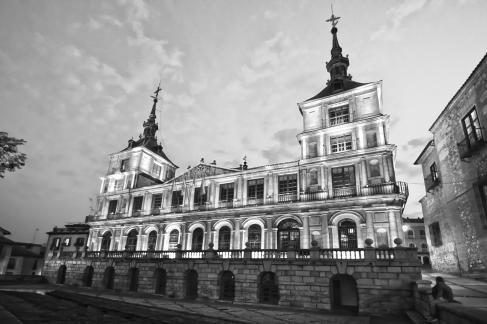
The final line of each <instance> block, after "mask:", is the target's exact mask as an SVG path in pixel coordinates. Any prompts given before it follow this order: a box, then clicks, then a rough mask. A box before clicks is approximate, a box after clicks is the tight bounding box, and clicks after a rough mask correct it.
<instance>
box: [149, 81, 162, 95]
mask: <svg viewBox="0 0 487 324" xmlns="http://www.w3.org/2000/svg"><path fill="white" fill-rule="evenodd" d="M161 90H162V89H161V81H159V85H158V86H157V89H156V91H154V94H155V96H151V98H154V99H158V97H159V92H160V91H161Z"/></svg>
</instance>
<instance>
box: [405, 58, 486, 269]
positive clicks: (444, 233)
mask: <svg viewBox="0 0 487 324" xmlns="http://www.w3.org/2000/svg"><path fill="white" fill-rule="evenodd" d="M486 126H487V55H486V56H484V58H483V59H482V60H481V61H480V63H479V64H478V65H477V67H476V68H475V69H474V71H473V72H472V73H471V74H470V76H469V77H468V79H467V80H466V81H465V83H464V84H463V85H462V86H461V88H460V89H459V90H458V91H457V93H456V94H455V95H454V96H453V98H452V99H451V100H450V102H449V103H448V104H447V106H446V107H445V109H444V110H443V111H442V112H441V113H440V115H439V116H438V118H437V119H436V120H435V122H434V123H433V125H432V126H431V127H430V129H429V130H430V132H431V133H432V134H433V139H432V140H431V141H429V142H428V143H427V144H426V146H425V148H424V149H423V151H422V152H421V154H420V155H419V157H418V158H417V160H416V162H415V163H414V164H415V165H421V166H422V170H423V175H424V182H425V188H426V195H425V196H424V197H423V198H422V199H421V201H420V202H421V205H422V208H423V215H424V220H425V227H426V228H427V241H428V245H429V248H430V254H431V262H432V266H433V269H435V270H438V271H443V272H456V273H464V272H478V271H485V265H486V264H487V147H486V145H485V138H486V136H487V134H486V131H485V127H486Z"/></svg>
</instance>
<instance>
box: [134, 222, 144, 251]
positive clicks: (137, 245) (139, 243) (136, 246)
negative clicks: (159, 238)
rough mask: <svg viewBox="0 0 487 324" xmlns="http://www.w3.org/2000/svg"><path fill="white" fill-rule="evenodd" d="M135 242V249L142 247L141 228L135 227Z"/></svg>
mask: <svg viewBox="0 0 487 324" xmlns="http://www.w3.org/2000/svg"><path fill="white" fill-rule="evenodd" d="M137 232H138V234H137V244H136V245H135V250H136V251H140V250H141V249H142V240H143V235H142V228H140V227H139V228H137Z"/></svg>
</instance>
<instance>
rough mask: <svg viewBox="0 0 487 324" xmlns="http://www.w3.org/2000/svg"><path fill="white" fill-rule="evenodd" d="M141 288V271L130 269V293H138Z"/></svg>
mask: <svg viewBox="0 0 487 324" xmlns="http://www.w3.org/2000/svg"><path fill="white" fill-rule="evenodd" d="M138 286H139V269H137V268H130V269H129V291H137V288H138Z"/></svg>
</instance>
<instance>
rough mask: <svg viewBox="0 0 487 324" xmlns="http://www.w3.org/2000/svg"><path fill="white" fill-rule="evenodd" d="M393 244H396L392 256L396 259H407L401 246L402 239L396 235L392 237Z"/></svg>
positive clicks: (405, 252)
mask: <svg viewBox="0 0 487 324" xmlns="http://www.w3.org/2000/svg"><path fill="white" fill-rule="evenodd" d="M394 244H396V247H395V248H394V258H395V259H396V260H407V259H408V255H407V251H406V249H405V248H403V247H402V246H401V244H402V240H401V239H400V238H399V237H396V238H395V239H394Z"/></svg>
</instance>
